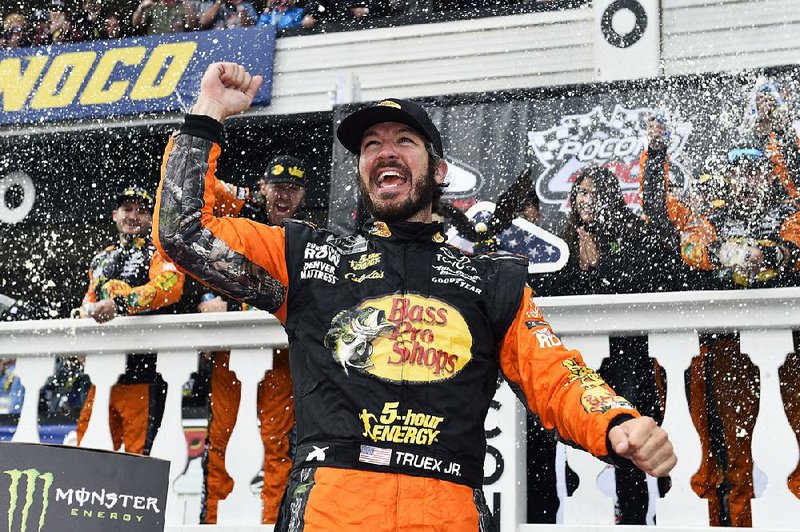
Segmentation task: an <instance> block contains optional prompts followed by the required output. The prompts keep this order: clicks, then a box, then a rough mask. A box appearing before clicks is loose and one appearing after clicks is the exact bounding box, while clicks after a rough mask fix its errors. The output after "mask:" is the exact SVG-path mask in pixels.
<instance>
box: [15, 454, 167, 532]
mask: <svg viewBox="0 0 800 532" xmlns="http://www.w3.org/2000/svg"><path fill="white" fill-rule="evenodd" d="M3 473H4V475H6V477H7V478H6V480H8V481H9V482H8V493H9V495H10V499H9V507H8V510H7V512H3V511H2V509H0V513H2V514H5V515H6V516H7V517H8V531H9V532H11V531H12V530H20V531H21V532H25V531H26V530H31V531H33V530H36V531H41V530H42V528H43V527H44V525H45V523H46V520H47V516H48V515H49V514H50V513H52V511H53V510H54V508H53V506H57V507H58V510H60V511H63V508H64V505H66V508H67V510H68V512H69V516H71V517H73V518H76V519H102V520H107V521H113V522H115V523H131V524H135V523H141V522H142V520H143V519H145V517H146V516H147V515H148V514H150V513H152V514H160V513H161V509H160V508H159V500H158V498H156V497H145V496H139V495H127V494H123V493H114V492H109V491H106V490H105V489H102V490H100V491H96V490H91V491H90V490H88V489H86V488H85V487H80V488H67V489H63V488H61V487H58V486H54V484H55V482H56V477H55V475H54V474H53V473H51V472H42V471H39V470H37V469H24V470H23V469H9V470H5V471H3ZM3 484H5V482H3ZM59 503H60V504H59ZM119 527H120V525H119V524H114V525H111V524H109V529H113V530H118V529H119ZM78 529H79V528H78Z"/></svg>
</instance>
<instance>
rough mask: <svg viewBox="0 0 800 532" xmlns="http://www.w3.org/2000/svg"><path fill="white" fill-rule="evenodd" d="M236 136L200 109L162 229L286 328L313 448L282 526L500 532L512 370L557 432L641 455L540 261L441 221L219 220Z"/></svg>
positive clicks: (185, 135) (182, 255)
mask: <svg viewBox="0 0 800 532" xmlns="http://www.w3.org/2000/svg"><path fill="white" fill-rule="evenodd" d="M221 137H222V125H221V124H219V123H218V122H216V121H214V120H212V119H210V118H208V117H203V116H193V115H190V116H188V117H187V118H186V121H185V123H184V124H183V126H182V127H181V130H180V132H179V133H178V134H176V135H175V136H174V137H173V138H172V140H171V141H170V144H169V145H168V147H167V152H166V157H165V160H164V164H163V175H162V181H161V185H160V186H159V194H158V202H157V206H156V213H155V223H154V234H156V235H157V237H156V238H157V240H156V242H157V245H158V246H159V247H160V249H162V250H163V251H164V252H165V253H166V254H167V256H169V257H170V258H172V259H173V260H174V261H175V262H176V264H177V265H178V266H179V267H180V268H183V269H184V270H185V271H187V272H189V273H190V274H191V275H194V276H196V277H197V278H198V279H199V280H200V281H202V282H204V283H206V284H208V285H211V286H213V287H214V288H215V290H218V291H220V292H222V293H224V294H225V295H227V296H228V297H232V298H234V299H238V300H240V301H242V302H244V303H248V304H252V305H254V306H255V307H257V308H260V309H264V310H268V311H270V312H272V313H274V314H275V316H276V317H277V318H278V319H279V320H280V321H281V322H282V323H283V324H284V326H285V328H286V332H287V335H288V337H289V342H290V348H291V350H290V364H291V371H292V381H293V383H292V384H293V390H294V401H295V421H296V431H297V450H296V454H295V458H294V464H293V469H292V473H291V476H290V479H289V484H288V486H287V489H286V493H285V494H284V499H283V502H282V504H281V510H280V514H279V516H278V522H277V524H276V530H281V531H283V530H289V529H291V530H301V529H303V528H304V527H308V529H309V530H349V531H358V530H364V531H367V530H368V531H370V532H373V531H382V530H397V529H400V528H402V529H416V528H418V527H419V528H423V527H426V528H429V529H435V530H491V529H494V525H493V522H492V519H491V514H490V512H489V510H488V507H487V505H486V502H485V500H484V497H483V491H482V489H481V486H482V483H483V463H484V457H485V450H486V439H485V432H484V422H485V418H486V414H487V411H488V408H489V405H490V401H491V399H492V397H493V396H494V393H495V390H496V387H497V379H498V377H499V374H500V371H501V370H502V373H503V374H504V376H505V378H506V379H507V380H508V382H509V383H510V384H511V386H512V388H513V389H514V390H515V391H516V392H517V393H518V395H519V396H520V398H521V399H522V400H523V401H524V402H525V404H526V405H527V406H528V407H529V408H530V409H531V410H532V411H534V412H536V413H537V414H538V415H539V416H540V418H541V420H542V423H543V425H544V426H545V427H547V428H554V427H555V428H557V430H558V432H559V434H560V436H561V437H562V438H563V439H564V440H565V441H568V442H573V443H575V444H577V445H580V446H581V447H583V448H585V449H587V450H588V451H589V452H591V453H592V454H594V455H596V456H599V457H602V458H604V459H606V460H611V461H619V463H624V462H626V461H624V460H621V459H619V458H618V457H615V456H614V455H613V452H611V450H609V444H608V431H609V430H610V428H611V427H612V426H614V425H616V424H618V423H621V422H623V421H624V420H626V419H630V418H631V417H636V416H638V415H639V414H638V412H637V411H636V410H635V409H634V408H633V407H632V406H631V404H630V403H629V402H628V401H627V400H625V399H624V398H622V397H620V396H617V395H616V394H615V393H614V392H613V391H612V390H611V389H610V387H608V385H607V384H606V383H605V382H604V381H603V380H602V379H601V378H600V377H599V376H598V375H597V373H595V372H594V371H592V370H591V369H589V368H587V367H586V366H585V365H584V363H583V361H582V358H581V355H580V353H578V352H577V351H572V350H569V349H567V348H566V347H565V346H564V345H563V344H562V343H561V341H560V340H559V338H558V337H557V336H556V335H555V334H554V333H553V331H552V329H551V328H550V326H549V324H548V323H547V322H546V321H545V319H544V318H543V316H542V314H541V312H540V310H539V308H538V307H537V306H536V304H535V303H534V301H533V298H532V292H531V290H530V288H528V287H527V286H526V285H525V277H526V269H527V268H526V263H525V261H524V260H522V259H521V258H518V257H514V256H478V257H470V256H467V255H465V254H464V253H462V252H461V251H459V250H458V249H456V248H452V247H450V246H448V245H447V244H445V243H444V237H443V236H442V233H441V231H442V226H441V224H435V223H433V224H423V223H395V224H384V223H381V222H374V223H370V224H368V225H367V226H365V228H364V230H363V231H361V232H359V233H358V234H356V235H350V236H346V237H337V236H335V235H333V234H331V233H329V232H327V231H324V230H320V229H317V228H315V227H313V226H312V225H311V224H306V223H302V222H289V223H287V224H286V226H285V227H270V226H266V225H261V224H257V223H255V222H252V221H250V220H244V219H234V218H218V217H215V216H214V215H213V212H214V201H215V197H214V193H213V189H214V187H215V182H216V178H215V176H214V173H215V170H216V164H217V159H218V157H219V155H220V146H219V143H220V141H221ZM628 464H629V463H628Z"/></svg>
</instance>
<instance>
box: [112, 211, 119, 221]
mask: <svg viewBox="0 0 800 532" xmlns="http://www.w3.org/2000/svg"><path fill="white" fill-rule="evenodd" d="M117 211H119V209H114V210H113V211H111V219H112V220H113V221H114V222H116V221H117V217H118V216H119V214H118V212H117Z"/></svg>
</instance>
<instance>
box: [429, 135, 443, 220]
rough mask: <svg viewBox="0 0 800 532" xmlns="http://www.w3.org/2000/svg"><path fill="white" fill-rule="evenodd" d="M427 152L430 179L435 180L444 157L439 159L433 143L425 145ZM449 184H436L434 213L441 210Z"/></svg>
mask: <svg viewBox="0 0 800 532" xmlns="http://www.w3.org/2000/svg"><path fill="white" fill-rule="evenodd" d="M425 150H426V151H427V152H428V177H429V178H431V179H433V176H434V174H435V173H436V170H437V169H438V168H439V163H441V162H442V157H439V154H438V153H436V148H434V147H433V143H432V142H426V143H425ZM447 185H448V183H445V182H444V181H442V182H441V183H436V190H435V191H434V192H433V199H432V201H431V204H432V207H433V212H437V211H438V209H439V203H440V202H441V200H442V196H444V189H446V188H447Z"/></svg>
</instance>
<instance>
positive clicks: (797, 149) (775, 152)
mask: <svg viewBox="0 0 800 532" xmlns="http://www.w3.org/2000/svg"><path fill="white" fill-rule="evenodd" d="M764 152H765V153H766V155H767V157H769V160H770V162H772V175H773V176H774V178H775V179H777V180H778V181H779V182H780V184H781V185H782V186H783V188H784V189H785V190H786V193H787V194H789V196H790V197H792V198H794V199H795V200H800V189H798V182H797V180H798V179H800V136H798V135H797V133H796V132H795V131H794V128H791V127H790V128H788V129H787V130H786V131H772V132H770V134H769V135H768V136H767V139H766V147H765V150H764Z"/></svg>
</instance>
